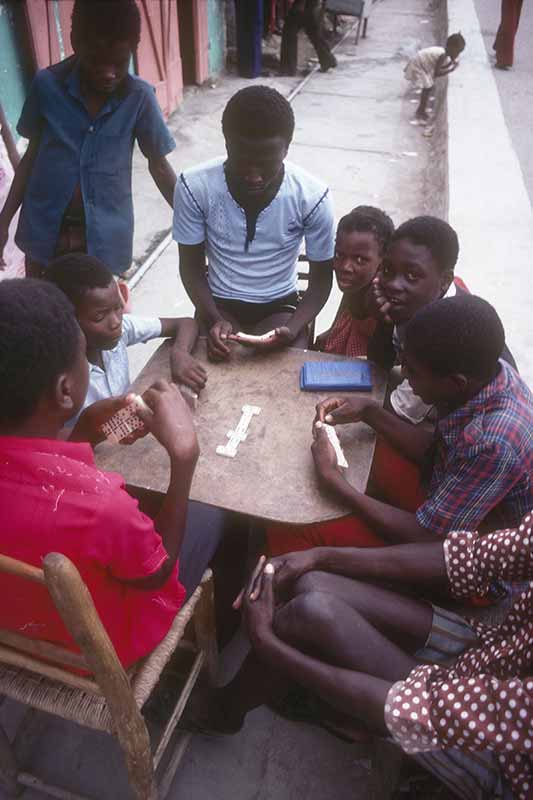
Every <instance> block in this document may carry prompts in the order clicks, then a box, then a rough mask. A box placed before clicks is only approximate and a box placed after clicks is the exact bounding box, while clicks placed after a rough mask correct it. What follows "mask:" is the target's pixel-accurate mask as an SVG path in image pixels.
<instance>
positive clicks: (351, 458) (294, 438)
mask: <svg viewBox="0 0 533 800" xmlns="http://www.w3.org/2000/svg"><path fill="white" fill-rule="evenodd" d="M168 348H169V343H168V342H165V343H163V344H162V345H161V347H160V348H159V349H158V350H157V351H156V353H155V354H154V355H153V356H152V358H151V359H150V361H148V363H147V364H146V366H145V368H144V369H143V370H142V372H141V373H140V375H139V376H138V378H137V380H136V381H135V382H134V384H133V387H132V390H133V391H135V392H138V393H142V392H143V391H144V390H145V389H147V388H148V387H149V386H150V385H151V384H152V383H153V382H154V381H156V380H158V379H160V378H166V379H170V371H169V358H168ZM195 356H196V357H197V358H198V360H199V361H201V362H202V364H203V365H204V366H205V368H206V370H207V372H208V381H207V386H206V388H205V389H204V390H203V392H202V393H201V394H200V397H199V399H198V402H197V407H196V410H195V411H194V417H195V424H196V431H197V434H198V439H199V442H200V458H199V460H198V465H197V467H196V471H195V474H194V480H193V484H192V488H191V494H190V497H191V499H192V500H198V501H200V502H203V503H208V504H209V505H213V506H218V507H220V508H225V509H229V510H233V511H239V512H241V513H244V514H250V515H252V516H254V517H260V518H262V519H266V520H271V521H276V522H285V523H292V524H307V523H311V522H321V521H324V520H329V519H335V518H338V517H341V516H344V515H345V514H346V513H347V512H348V510H349V509H348V508H347V507H346V506H345V505H343V504H342V503H339V502H337V501H336V500H335V499H333V498H331V497H329V496H327V495H326V494H324V493H323V492H321V490H320V489H319V487H318V483H317V480H316V475H315V469H314V465H313V459H312V456H311V450H310V446H311V441H312V435H311V427H312V422H313V418H314V415H315V406H316V404H317V403H318V401H319V400H321V399H324V398H325V397H327V396H328V394H331V392H327V393H324V392H302V391H301V390H300V380H299V378H300V369H301V366H302V364H303V363H304V361H342V360H345V359H344V358H343V357H342V356H335V355H330V354H326V353H317V352H313V351H309V350H296V349H292V348H290V349H286V350H281V351H278V352H275V353H269V354H264V353H263V354H262V353H258V352H256V351H254V350H252V349H248V348H245V347H243V346H242V345H239V344H234V345H232V357H231V360H230V361H228V362H224V363H221V364H213V363H211V362H209V361H207V358H206V346H205V341H204V340H200V341H199V343H198V345H197V348H196V351H195ZM372 377H373V385H374V388H373V391H372V397H373V398H374V399H375V400H376V401H377V402H379V403H380V404H381V403H383V398H384V395H385V386H386V378H385V373H384V372H383V371H382V370H380V369H379V368H377V367H375V366H374V365H372ZM245 404H249V405H254V406H260V408H261V413H260V414H259V415H258V416H254V417H253V418H252V420H251V423H250V426H249V428H248V437H247V439H246V441H244V442H241V444H239V448H238V452H237V455H236V456H235V457H234V458H227V457H224V456H220V455H218V454H217V452H216V448H217V446H218V445H224V444H226V443H227V441H228V438H227V433H228V431H229V430H231V429H233V428H235V427H236V426H237V424H238V422H239V420H240V418H241V414H242V407H243V405H245ZM337 431H338V434H339V439H340V442H341V445H342V447H343V450H344V453H345V455H346V458H347V461H348V464H349V467H348V469H347V470H346V473H347V479H348V480H349V481H350V483H351V484H352V485H353V486H355V487H356V488H357V489H359V490H361V491H364V490H365V489H366V485H367V481H368V475H369V472H370V465H371V463H372V457H373V453H374V443H375V434H374V433H373V431H372V430H371V429H370V428H369V427H367V426H366V425H364V424H362V423H354V424H350V425H342V426H339V427H338V428H337ZM96 460H97V464H98V466H99V467H100V468H101V469H105V470H111V471H115V472H120V473H121V474H122V475H123V476H124V478H125V480H126V482H127V483H128V484H130V485H132V486H136V487H141V488H145V489H150V490H153V491H157V492H166V490H167V486H168V479H169V460H168V456H167V454H166V452H165V451H164V450H163V448H162V447H161V445H160V444H159V443H158V442H157V441H156V440H155V439H154V437H153V436H152V435H151V434H149V435H148V436H146V437H144V438H143V439H139V440H138V441H137V442H135V444H133V445H131V446H121V445H110V444H107V443H106V444H104V445H101V446H99V447H98V448H97V450H96Z"/></svg>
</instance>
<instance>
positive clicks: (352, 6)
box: [326, 0, 365, 18]
mask: <svg viewBox="0 0 533 800" xmlns="http://www.w3.org/2000/svg"><path fill="white" fill-rule="evenodd" d="M364 8H365V0H327V1H326V11H332V12H333V13H334V14H346V15H347V16H350V17H359V18H361V16H362V15H363V11H364Z"/></svg>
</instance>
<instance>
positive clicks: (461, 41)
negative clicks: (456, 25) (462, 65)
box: [446, 33, 466, 53]
mask: <svg viewBox="0 0 533 800" xmlns="http://www.w3.org/2000/svg"><path fill="white" fill-rule="evenodd" d="M450 45H451V46H453V47H455V48H456V49H457V50H459V52H460V53H462V51H463V50H464V49H465V47H466V41H465V37H464V36H463V34H462V33H452V34H451V35H450V36H448V38H447V39H446V48H448V47H450Z"/></svg>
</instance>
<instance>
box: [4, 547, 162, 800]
mask: <svg viewBox="0 0 533 800" xmlns="http://www.w3.org/2000/svg"><path fill="white" fill-rule="evenodd" d="M2 572H3V573H8V574H10V575H16V576H18V577H19V578H23V579H26V580H30V581H35V582H37V583H40V584H41V585H42V586H44V587H45V588H46V589H47V590H48V593H49V595H50V597H51V599H52V602H53V603H54V605H55V607H56V609H57V611H58V614H59V615H60V617H61V619H62V620H63V622H64V624H65V627H66V628H67V630H68V632H69V633H70V635H71V636H72V638H73V640H74V641H75V642H76V644H77V645H78V647H79V648H80V651H81V654H76V653H71V652H69V651H68V650H67V649H66V648H64V647H60V646H58V645H54V644H51V643H49V642H43V641H35V640H32V639H28V638H26V637H24V636H21V635H20V634H18V633H13V632H11V631H5V630H2V631H0V663H2V662H3V663H5V664H11V665H13V666H16V667H21V668H23V669H26V670H29V671H31V672H34V673H37V674H38V675H42V676H44V677H45V678H49V679H52V680H54V681H58V682H59V683H63V684H66V685H67V686H72V687H74V688H77V689H82V690H84V691H86V692H92V693H93V694H98V695H103V696H104V697H105V700H106V703H107V707H108V709H109V713H110V715H111V718H112V721H113V728H114V732H115V734H116V736H117V738H118V740H119V742H120V744H121V746H122V748H123V750H124V755H125V759H126V764H127V766H128V771H129V773H130V780H131V779H132V778H133V779H134V785H135V786H137V791H136V796H137V797H139V798H141V797H142V798H150V800H155V798H156V797H157V790H156V787H155V782H154V775H153V768H152V761H151V755H150V738H149V735H148V730H147V728H146V725H145V723H144V720H143V718H142V716H141V713H140V711H139V709H138V707H137V704H136V702H135V698H134V696H133V692H132V690H131V686H130V682H129V679H128V676H127V675H126V672H125V671H124V668H123V666H122V664H121V663H120V660H119V658H118V656H117V654H116V652H115V648H114V647H113V644H112V642H111V640H110V638H109V636H108V635H107V632H106V630H105V628H104V626H103V625H102V621H101V620H100V617H99V616H98V612H97V611H96V608H95V606H94V603H93V600H92V597H91V595H90V593H89V590H88V589H87V587H86V585H85V583H84V582H83V580H82V578H81V576H80V573H79V572H78V570H77V569H76V567H75V566H74V564H73V563H72V561H70V560H69V559H68V558H67V557H66V556H64V555H61V554H60V553H48V555H47V556H46V557H45V558H44V560H43V569H42V570H41V569H38V568H37V567H34V566H32V565H30V564H26V563H24V562H22V561H17V560H16V559H13V558H9V557H8V556H4V555H0V573H2ZM42 659H46V662H49V661H51V662H52V664H50V663H45V662H43V661H42ZM56 664H59V666H56ZM65 666H70V667H75V668H77V669H88V670H89V671H90V672H91V673H92V676H93V678H85V677H83V676H80V675H75V674H73V673H72V672H69V671H68V670H67V669H65ZM139 753H140V754H141V756H142V757H139ZM139 787H141V789H139Z"/></svg>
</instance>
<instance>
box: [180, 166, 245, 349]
mask: <svg viewBox="0 0 533 800" xmlns="http://www.w3.org/2000/svg"><path fill="white" fill-rule="evenodd" d="M206 235H207V226H206V220H205V215H204V211H203V209H202V205H201V198H200V197H199V196H198V197H196V196H195V195H194V194H193V193H192V191H191V188H190V187H189V184H188V183H187V178H186V177H185V175H183V174H182V175H180V176H179V178H178V180H177V182H176V189H175V193H174V225H173V236H174V239H175V241H176V242H177V243H178V249H179V269H180V278H181V280H182V282H183V285H184V286H185V291H186V292H187V294H188V295H189V297H190V298H191V300H192V302H193V304H194V307H195V309H196V312H197V314H198V317H199V318H200V319H201V320H202V321H203V322H204V324H205V326H206V327H207V329H208V331H209V338H208V347H209V352H210V356H211V357H213V358H214V359H215V360H224V359H226V358H228V357H229V354H230V349H229V347H228V345H227V343H226V339H227V337H228V336H229V335H230V334H231V333H236V331H234V330H233V326H232V325H231V323H230V322H228V320H226V319H224V317H223V316H222V314H221V313H220V311H219V310H218V308H217V307H216V304H215V301H214V299H213V295H212V293H211V289H210V288H209V283H208V281H207V260H206Z"/></svg>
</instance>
